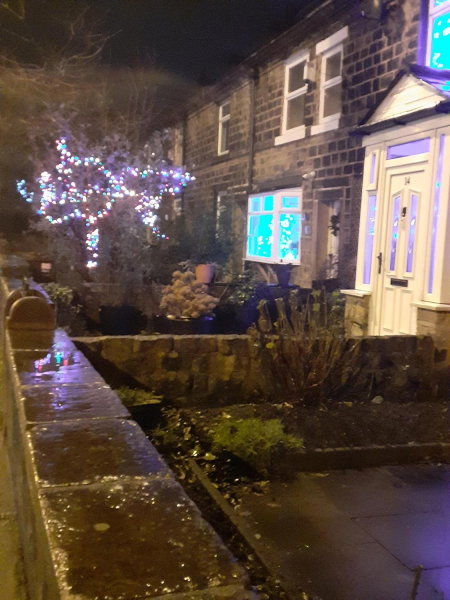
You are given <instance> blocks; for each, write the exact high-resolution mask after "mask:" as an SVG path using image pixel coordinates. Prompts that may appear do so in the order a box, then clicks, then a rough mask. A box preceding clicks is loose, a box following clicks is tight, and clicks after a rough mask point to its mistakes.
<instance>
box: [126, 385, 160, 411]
mask: <svg viewBox="0 0 450 600" xmlns="http://www.w3.org/2000/svg"><path fill="white" fill-rule="evenodd" d="M115 391H116V394H117V395H118V396H119V398H120V400H121V401H122V403H123V404H124V405H125V406H128V407H130V406H141V405H143V404H161V402H162V396H157V395H156V394H155V393H154V392H147V391H146V390H140V389H133V388H129V387H121V388H119V389H117V390H115Z"/></svg>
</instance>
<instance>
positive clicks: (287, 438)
mask: <svg viewBox="0 0 450 600" xmlns="http://www.w3.org/2000/svg"><path fill="white" fill-rule="evenodd" d="M302 446H303V442H302V440H301V439H299V438H296V437H295V436H293V435H288V434H286V433H285V432H284V430H283V424H282V423H281V421H280V420H279V419H271V420H269V421H262V420H261V419H240V420H235V419H228V418H226V419H224V420H223V421H221V422H220V423H219V424H218V426H217V427H216V429H215V431H214V432H213V451H216V452H218V451H226V452H230V453H231V454H234V455H235V456H237V457H238V458H240V459H241V460H243V461H245V462H247V463H248V464H249V465H250V466H251V467H253V468H254V469H255V470H256V471H258V472H260V473H262V474H263V475H267V473H268V471H269V468H270V464H271V460H272V458H273V456H274V455H275V453H277V452H280V451H282V450H289V449H293V448H301V447H302Z"/></svg>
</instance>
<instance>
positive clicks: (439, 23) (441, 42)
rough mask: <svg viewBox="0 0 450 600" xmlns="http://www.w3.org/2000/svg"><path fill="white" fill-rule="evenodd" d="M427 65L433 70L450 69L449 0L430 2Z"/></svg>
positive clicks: (433, 0) (431, 0) (432, 0)
mask: <svg viewBox="0 0 450 600" xmlns="http://www.w3.org/2000/svg"><path fill="white" fill-rule="evenodd" d="M428 64H429V65H430V67H432V68H433V69H450V0H430V9H429V18H428Z"/></svg>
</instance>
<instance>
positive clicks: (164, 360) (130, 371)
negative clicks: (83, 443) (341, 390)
mask: <svg viewBox="0 0 450 600" xmlns="http://www.w3.org/2000/svg"><path fill="white" fill-rule="evenodd" d="M74 341H75V343H76V345H77V347H78V348H79V349H81V350H82V351H83V352H84V353H85V355H86V356H87V357H88V358H89V360H90V361H91V362H92V363H93V364H94V365H95V366H96V368H97V369H98V370H99V371H100V372H101V373H103V374H104V376H105V377H106V379H107V380H108V381H110V382H111V383H112V384H114V385H116V386H120V385H133V384H140V385H142V386H145V387H146V388H148V389H150V390H153V391H155V392H157V393H158V394H161V395H163V396H164V397H165V399H166V400H167V401H168V402H169V403H171V404H174V405H176V406H183V405H186V404H187V403H188V404H190V405H202V404H203V405H204V404H208V405H210V406H220V405H226V404H233V403H245V402H252V401H262V400H264V399H265V398H267V393H268V391H269V390H270V389H271V383H272V382H271V378H270V374H269V373H267V372H264V371H263V369H261V366H260V361H259V358H258V354H257V352H256V349H255V347H254V345H253V343H252V341H251V338H250V337H249V336H245V335H241V336H239V335H229V336H173V337H172V336H137V337H100V338H77V339H75V340H74ZM434 360H435V356H434V345H433V341H432V339H431V338H427V337H414V336H393V337H383V338H382V337H373V338H372V337H369V338H364V339H363V340H362V341H361V348H360V353H359V358H358V365H357V366H356V367H355V372H356V373H357V377H356V380H355V382H354V385H353V387H352V388H351V389H349V390H347V391H346V399H352V400H361V401H367V400H371V399H372V398H374V397H375V396H382V397H383V398H384V399H385V400H389V401H393V402H406V401H415V400H417V401H420V400H424V399H426V400H429V399H430V398H433V397H436V396H437V394H438V390H437V388H436V383H435V381H434V378H433V371H434V366H435V363H434ZM442 390H443V391H441V392H439V393H441V395H442V394H443V393H445V386H444V387H443V388H442ZM279 400H281V399H279Z"/></svg>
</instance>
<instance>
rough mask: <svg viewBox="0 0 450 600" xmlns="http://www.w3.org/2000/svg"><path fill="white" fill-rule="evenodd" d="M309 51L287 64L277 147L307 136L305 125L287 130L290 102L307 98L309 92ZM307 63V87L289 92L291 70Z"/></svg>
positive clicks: (293, 58)
mask: <svg viewBox="0 0 450 600" xmlns="http://www.w3.org/2000/svg"><path fill="white" fill-rule="evenodd" d="M309 60H310V56H309V51H308V50H302V51H301V52H297V53H296V54H294V55H293V56H291V57H290V58H289V59H288V60H287V61H286V62H285V68H284V103H283V120H282V125H281V135H279V136H278V137H276V138H275V146H280V145H281V144H286V143H288V142H294V141H295V140H301V139H303V138H304V137H305V135H306V126H305V124H303V125H299V126H298V127H294V128H292V129H287V117H288V107H289V102H290V101H291V100H294V99H295V98H298V97H299V96H306V93H307V92H308V83H307V79H308V65H309ZM302 62H304V63H305V71H304V75H303V77H304V80H305V85H304V86H303V87H301V88H299V89H298V90H294V91H293V92H290V91H289V75H290V72H291V69H292V68H294V67H296V66H297V65H299V64H301V63H302Z"/></svg>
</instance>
